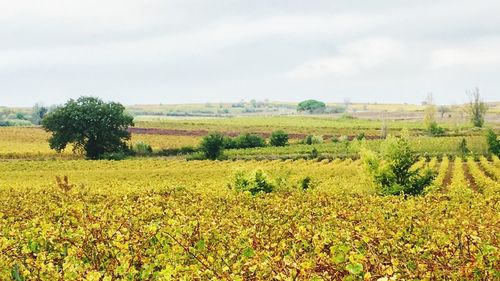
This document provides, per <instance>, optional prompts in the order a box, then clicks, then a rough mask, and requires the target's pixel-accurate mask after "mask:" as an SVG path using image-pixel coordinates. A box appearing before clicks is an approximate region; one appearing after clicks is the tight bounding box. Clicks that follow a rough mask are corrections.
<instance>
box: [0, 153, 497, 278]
mask: <svg viewBox="0 0 500 281" xmlns="http://www.w3.org/2000/svg"><path fill="white" fill-rule="evenodd" d="M445 160H446V161H444V160H443V161H441V162H439V161H437V159H435V158H433V159H431V161H430V162H429V163H428V165H429V167H431V168H432V169H433V170H435V171H437V172H438V176H437V177H436V179H435V180H434V182H433V186H434V187H433V188H430V189H429V190H428V194H427V195H425V196H421V197H413V198H408V199H404V197H400V196H385V197H379V196H377V195H375V192H376V190H375V187H374V186H372V185H371V184H370V180H369V178H368V177H367V175H365V174H363V173H360V171H363V170H362V163H361V161H352V160H344V161H340V160H335V161H331V162H330V161H327V160H324V161H321V162H317V161H306V160H297V161H290V160H287V161H264V162H262V161H235V162H233V161H222V162H220V161H190V162H186V161H182V160H170V161H164V160H152V159H143V160H125V161H120V162H114V161H92V162H88V161H84V160H72V161H32V162H25V161H7V162H0V178H1V179H2V182H1V183H0V196H1V198H2V203H3V204H2V205H1V207H0V252H1V253H2V254H1V255H0V268H1V270H0V279H2V280H7V279H10V278H13V279H15V280H31V279H40V280H57V279H64V280H81V279H82V277H83V278H86V280H111V279H116V278H124V279H139V280H150V279H158V280H192V279H205V280H210V279H213V280H248V279H256V280H269V279H278V280H293V279H301V280H304V279H305V280H325V279H326V280H329V279H342V278H343V279H345V280H357V279H363V278H364V279H378V278H384V277H387V278H390V277H395V278H405V279H412V278H424V279H490V280H493V279H496V278H498V277H499V274H500V273H499V272H500V268H499V266H498V265H499V262H498V261H499V258H500V252H499V249H498V245H499V238H500V237H499V236H498V234H499V233H500V227H499V225H498V221H499V220H500V215H499V214H500V206H499V203H498V202H499V201H498V199H499V192H500V187H499V185H498V178H496V177H498V176H499V174H500V160H498V158H496V157H494V158H493V161H488V160H487V159H485V158H481V159H480V160H481V161H480V162H475V161H473V159H472V158H470V159H469V160H468V161H467V162H462V160H465V159H460V158H456V159H455V160H453V159H451V160H450V161H448V159H445ZM462 163H464V164H462ZM423 164H425V161H419V162H417V163H416V165H423ZM257 169H259V170H260V169H262V171H263V173H264V175H265V176H266V178H267V180H268V181H269V182H270V183H272V184H273V185H275V187H276V190H275V192H273V193H269V194H260V195H256V196H252V195H251V194H250V193H245V192H244V193H241V192H237V191H235V190H234V189H233V188H230V186H232V185H233V184H234V183H235V175H236V174H237V172H238V171H243V172H247V173H248V172H252V171H256V170H257ZM484 171H488V172H487V173H485V172H484ZM63 175H67V176H68V179H67V181H65V179H64V178H63V177H62V176H63ZM471 175H473V176H472V177H471ZM56 176H60V179H59V181H56ZM305 177H309V178H310V179H311V185H310V188H308V189H307V190H303V188H302V187H301V185H300V183H301V182H302V180H303V179H304V178H305ZM199 179H203V181H200V180H199ZM20 202H22V203H20Z"/></svg>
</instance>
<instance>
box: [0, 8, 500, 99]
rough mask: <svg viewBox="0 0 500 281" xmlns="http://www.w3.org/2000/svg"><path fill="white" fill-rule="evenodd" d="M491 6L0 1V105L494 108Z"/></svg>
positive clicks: (498, 30)
mask: <svg viewBox="0 0 500 281" xmlns="http://www.w3.org/2000/svg"><path fill="white" fill-rule="evenodd" d="M499 15H500V1H499V0H475V1H472V0H432V1H431V0H419V1H401V0H373V1H372V0H370V1H366V0H343V1H334V0H325V1H315V0H303V1H298V0H281V1H278V0H241V1H237V0H213V1H210V0H137V1H136V0H85V1H83V0H81V1H73V0H61V1H56V0H43V1H39V0H16V1H12V0H0V105H7V106H30V105H32V104H34V103H35V102H43V103H45V104H47V105H49V104H60V103H63V102H65V101H66V100H67V99H69V98H76V97H78V96H81V95H92V96H98V97H101V98H103V99H105V100H114V101H120V102H122V103H125V104H151V103H185V102H219V101H239V100H240V99H245V100H250V99H252V98H254V99H257V100H263V99H266V98H267V99H270V100H281V101H300V100H303V99H307V98H315V99H320V100H324V101H328V102H341V101H343V100H344V99H345V98H350V100H351V101H353V102H408V103H420V101H422V100H424V99H425V96H426V95H427V93H428V92H432V93H434V97H435V100H436V101H437V102H438V103H448V104H452V103H460V102H464V101H465V100H466V95H465V91H466V90H467V89H472V88H474V87H476V86H477V87H479V88H480V90H481V94H482V95H483V97H484V99H485V100H487V101H499V100H500V16H499Z"/></svg>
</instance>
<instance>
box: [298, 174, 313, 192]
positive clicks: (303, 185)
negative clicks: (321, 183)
mask: <svg viewBox="0 0 500 281" xmlns="http://www.w3.org/2000/svg"><path fill="white" fill-rule="evenodd" d="M299 186H300V189H302V190H308V189H310V188H312V187H313V182H312V178H311V177H310V176H306V177H305V178H303V179H301V180H300V181H299Z"/></svg>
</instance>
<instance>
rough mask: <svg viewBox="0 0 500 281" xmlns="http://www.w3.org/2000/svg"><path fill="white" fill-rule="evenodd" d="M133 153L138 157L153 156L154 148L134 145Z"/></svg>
mask: <svg viewBox="0 0 500 281" xmlns="http://www.w3.org/2000/svg"><path fill="white" fill-rule="evenodd" d="M132 151H133V152H134V154H135V155H137V156H147V155H151V154H152V153H153V148H152V147H151V145H149V144H147V143H144V142H138V143H136V144H135V145H134V147H133V148H132Z"/></svg>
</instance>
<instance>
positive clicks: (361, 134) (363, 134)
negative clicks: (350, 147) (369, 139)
mask: <svg viewBox="0 0 500 281" xmlns="http://www.w3.org/2000/svg"><path fill="white" fill-rule="evenodd" d="M365 138H366V137H365V133H363V132H361V133H359V134H358V135H356V139H357V140H364V139H365Z"/></svg>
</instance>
